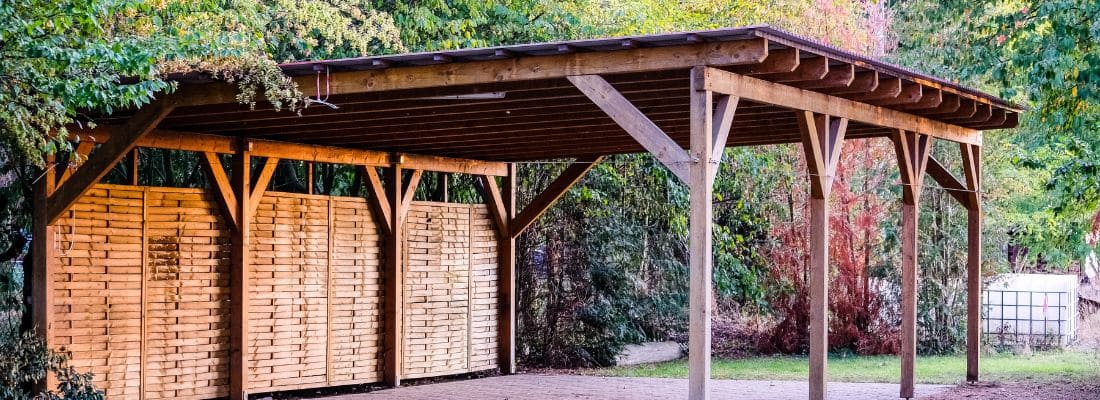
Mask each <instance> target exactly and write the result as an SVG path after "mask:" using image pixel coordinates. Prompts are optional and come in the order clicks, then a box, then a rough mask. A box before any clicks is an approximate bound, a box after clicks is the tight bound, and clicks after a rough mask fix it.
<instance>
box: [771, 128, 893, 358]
mask: <svg viewBox="0 0 1100 400" xmlns="http://www.w3.org/2000/svg"><path fill="white" fill-rule="evenodd" d="M844 146H845V148H844V150H843V152H842V154H841V157H842V159H841V162H840V163H839V164H840V166H839V167H838V169H837V177H836V179H835V181H834V184H833V191H832V195H831V198H830V200H829V201H830V207H831V214H830V218H829V229H830V232H831V236H830V241H829V257H830V279H829V295H828V298H829V311H830V315H829V347H830V350H833V351H851V352H855V353H859V354H884V353H893V352H896V350H897V348H898V335H897V327H896V326H894V324H892V323H890V321H889V320H888V313H887V312H886V310H884V305H885V302H884V298H883V293H884V290H883V288H882V287H881V285H882V284H883V282H882V281H881V280H878V279H875V278H874V277H873V275H874V270H875V269H876V268H880V267H881V266H883V265H885V264H888V260H887V259H885V256H884V254H888V252H887V251H884V250H885V247H886V245H887V243H886V238H885V234H884V232H883V228H882V227H883V224H882V222H883V221H884V220H885V219H887V218H891V213H890V207H889V203H888V202H887V201H888V199H890V198H891V197H890V196H889V195H888V193H878V192H879V191H882V190H883V188H888V187H889V186H890V184H891V183H893V182H891V181H890V177H891V176H892V175H891V172H892V171H891V170H890V168H891V167H892V164H890V160H892V157H893V154H892V153H893V149H892V148H891V147H890V145H889V142H887V141H884V140H867V139H864V140H850V141H848V142H846V143H845V145H844ZM802 165H803V166H804V165H805V163H804V161H802ZM800 170H801V171H803V172H802V173H801V174H799V175H796V176H795V177H793V178H792V179H793V180H792V181H791V182H790V185H789V188H790V189H791V192H790V193H791V196H790V197H789V199H790V200H789V205H790V208H789V212H790V215H789V216H788V217H787V219H786V220H783V221H773V224H772V232H771V234H772V236H773V238H774V239H775V240H776V243H775V245H774V246H773V247H772V248H771V249H770V250H769V251H768V252H767V257H768V260H769V261H770V264H771V267H772V268H770V273H771V277H770V278H771V279H770V281H771V285H773V287H771V288H770V289H771V290H769V291H768V293H769V296H770V299H769V302H770V304H771V307H772V310H773V314H774V315H775V316H776V318H777V322H776V324H775V325H774V326H773V328H772V329H770V330H769V331H768V332H766V334H765V335H763V336H762V337H761V339H760V340H759V343H758V347H759V349H760V350H761V351H762V352H766V353H803V352H806V351H807V350H808V349H809V332H808V331H809V325H810V299H809V286H808V285H807V281H808V277H809V268H808V266H809V253H808V251H807V249H808V248H809V243H808V236H807V235H808V222H809V219H810V215H809V207H808V200H809V195H808V188H807V187H806V185H805V183H804V182H805V178H806V176H805V172H804V171H805V168H804V167H802V168H801V169H800ZM883 194H886V196H884V195H883Z"/></svg>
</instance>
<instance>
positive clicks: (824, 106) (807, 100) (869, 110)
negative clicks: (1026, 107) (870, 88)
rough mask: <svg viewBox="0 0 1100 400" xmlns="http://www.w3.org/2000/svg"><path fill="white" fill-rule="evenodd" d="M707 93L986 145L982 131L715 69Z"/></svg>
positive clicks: (708, 76)
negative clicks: (983, 142)
mask: <svg viewBox="0 0 1100 400" xmlns="http://www.w3.org/2000/svg"><path fill="white" fill-rule="evenodd" d="M707 89H708V90H714V91H716V92H720V93H726V94H730V95H735V96H739V97H741V98H742V99H750V100H753V101H759V102H763V103H768V104H775V105H778V106H783V107H788V108H792V109H795V110H804V111H809V112H814V113H819V114H825V115H831V116H834V117H838V118H847V119H850V120H852V121H859V122H863V123H867V124H871V125H878V126H882V127H887V128H893V129H900V130H906V131H915V132H921V133H925V134H928V135H931V136H934V137H937V138H940V139H946V140H951V141H954V142H960V143H969V144H978V145H980V144H981V142H982V134H981V131H977V130H974V129H970V128H964V127H961V126H958V125H952V124H948V123H945V122H941V121H936V120H932V119H928V118H926V117H921V116H917V115H914V114H908V113H905V112H901V111H895V110H891V109H888V108H882V107H876V106H873V105H870V104H866V103H861V102H858V101H854V100H848V99H844V98H840V97H836V96H831V95H826V94H822V93H817V92H812V91H809V90H803V89H798V88H794V87H791V86H786V85H782V84H778V83H772V82H768V81H765V80H760V79H756V78H752V77H748V76H744V75H738V74H734V73H731V72H726V71H722V70H720V69H715V68H708V69H707ZM899 90H900V88H899Z"/></svg>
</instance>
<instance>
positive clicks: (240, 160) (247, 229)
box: [214, 141, 252, 400]
mask: <svg viewBox="0 0 1100 400" xmlns="http://www.w3.org/2000/svg"><path fill="white" fill-rule="evenodd" d="M250 147H251V144H250V143H249V142H247V141H242V142H241V143H240V148H239V149H238V151H237V153H236V154H234V155H233V164H232V168H233V177H232V184H231V186H232V193H233V194H234V197H235V198H236V202H235V203H234V204H233V206H234V207H235V209H236V210H235V211H236V220H237V223H236V229H235V230H234V232H233V239H232V245H231V246H232V248H231V249H230V258H231V262H232V265H231V267H230V272H229V304H230V309H229V315H230V317H229V318H230V323H229V332H230V333H229V397H230V398H231V399H233V400H247V399H248V347H247V346H248V301H249V296H248V291H249V290H250V285H249V279H250V276H249V275H250V273H249V272H250V271H249V270H250V268H251V267H250V263H251V260H252V255H251V252H250V251H249V242H250V235H251V223H252V207H251V204H252V202H251V200H250V196H251V194H252V189H251V187H250V186H251V183H252V155H251V148H250ZM214 166H215V167H220V165H214Z"/></svg>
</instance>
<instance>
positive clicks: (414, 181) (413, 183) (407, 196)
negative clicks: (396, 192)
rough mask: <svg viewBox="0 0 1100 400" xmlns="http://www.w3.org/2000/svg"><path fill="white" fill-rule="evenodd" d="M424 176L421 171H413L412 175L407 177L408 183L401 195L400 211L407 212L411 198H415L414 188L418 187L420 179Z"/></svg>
mask: <svg viewBox="0 0 1100 400" xmlns="http://www.w3.org/2000/svg"><path fill="white" fill-rule="evenodd" d="M423 175H424V171H423V170H419V169H418V170H413V172H412V175H411V176H410V177H409V183H408V184H407V185H405V190H404V193H403V194H402V195H401V210H403V211H402V212H404V211H408V209H409V205H411V204H412V201H413V198H414V197H416V188H417V187H419V186H420V178H421V177H422V176H423Z"/></svg>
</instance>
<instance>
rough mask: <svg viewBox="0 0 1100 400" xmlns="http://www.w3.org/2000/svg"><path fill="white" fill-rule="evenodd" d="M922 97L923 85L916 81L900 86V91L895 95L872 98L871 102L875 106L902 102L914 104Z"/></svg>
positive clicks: (894, 104) (900, 103) (893, 104)
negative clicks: (879, 98)
mask: <svg viewBox="0 0 1100 400" xmlns="http://www.w3.org/2000/svg"><path fill="white" fill-rule="evenodd" d="M923 98H924V87H922V86H921V85H918V84H916V83H913V84H909V85H905V86H902V88H901V93H899V94H898V96H897V97H895V98H892V99H886V100H874V101H871V103H872V104H874V105H877V106H896V105H903V104H916V103H918V102H920V101H921V99H923Z"/></svg>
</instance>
